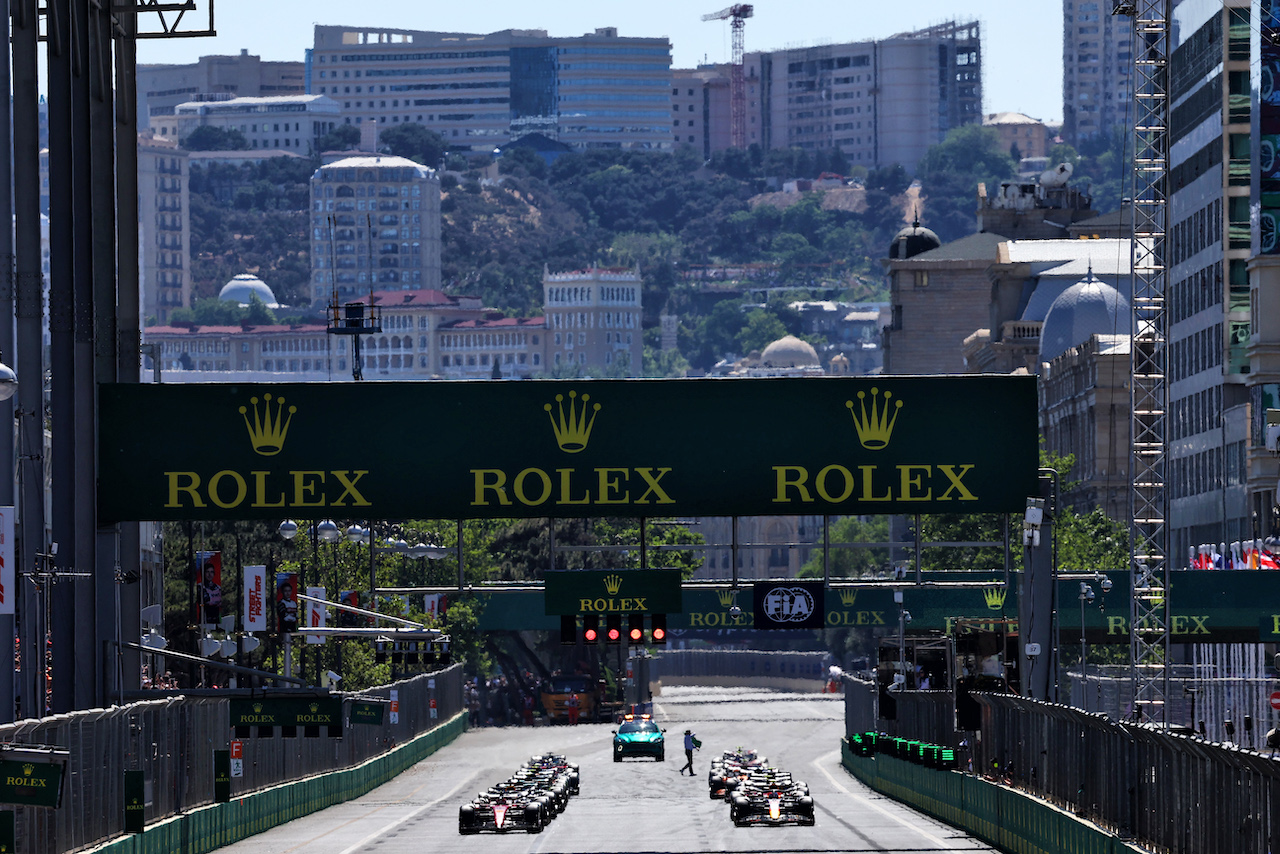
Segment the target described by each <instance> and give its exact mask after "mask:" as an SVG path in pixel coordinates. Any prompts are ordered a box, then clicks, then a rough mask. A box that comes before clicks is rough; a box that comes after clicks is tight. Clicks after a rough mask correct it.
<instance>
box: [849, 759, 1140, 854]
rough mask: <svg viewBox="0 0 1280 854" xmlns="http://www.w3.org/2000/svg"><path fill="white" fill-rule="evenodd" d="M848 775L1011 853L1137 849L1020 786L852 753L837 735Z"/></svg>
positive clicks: (1121, 853) (1128, 852)
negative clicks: (1034, 795) (1026, 791)
mask: <svg viewBox="0 0 1280 854" xmlns="http://www.w3.org/2000/svg"><path fill="white" fill-rule="evenodd" d="M840 761H841V763H842V764H843V765H844V767H845V769H846V770H848V771H849V773H850V774H852V775H853V776H854V777H857V778H858V779H859V780H860V781H862V782H863V783H865V784H866V785H867V786H869V787H871V788H872V789H874V790H876V791H877V792H880V793H881V794H884V795H887V796H889V797H891V798H893V799H894V800H896V801H901V802H902V803H905V804H907V805H908V806H910V807H912V808H914V809H917V810H919V811H920V812H923V813H926V814H928V815H931V816H933V817H934V818H937V819H939V820H941V821H945V822H946V823H947V824H950V825H952V826H953V827H958V828H960V829H962V830H965V831H967V832H969V833H971V834H973V835H974V836H976V837H978V838H979V839H981V840H983V841H984V842H986V843H988V844H990V845H994V846H996V847H998V848H1000V850H1002V851H1007V852H1011V854H1060V852H1064V851H1070V852H1071V854H1143V849H1140V848H1134V847H1133V846H1130V845H1128V844H1126V843H1124V842H1123V841H1121V840H1120V839H1119V838H1117V837H1116V836H1114V835H1112V834H1110V833H1107V832H1106V831H1105V830H1103V829H1101V828H1098V827H1096V826H1094V825H1092V824H1087V823H1085V822H1083V821H1080V820H1079V819H1077V818H1076V817H1075V816H1073V815H1071V814H1070V813H1067V812H1064V811H1062V810H1060V809H1057V808H1055V807H1054V806H1052V805H1051V804H1048V803H1045V802H1044V801H1040V800H1037V799H1035V798H1032V797H1030V796H1028V795H1026V794H1023V793H1022V792H1020V791H1018V790H1016V789H1011V788H1008V787H1005V786H1000V785H996V784H994V783H991V782H988V781H987V780H984V779H982V778H981V777H974V776H972V775H969V774H962V773H960V772H958V771H943V770H937V769H934V768H927V767H925V766H923V765H916V764H914V763H912V762H907V761H905V760H902V759H898V758H897V757H894V756H889V755H887V754H883V753H878V754H875V755H873V756H858V755H857V754H855V753H854V752H853V751H852V750H851V749H850V745H849V739H848V738H843V739H841V740H840Z"/></svg>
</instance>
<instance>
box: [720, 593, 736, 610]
mask: <svg viewBox="0 0 1280 854" xmlns="http://www.w3.org/2000/svg"><path fill="white" fill-rule="evenodd" d="M717 595H718V596H719V597H720V604H721V605H723V606H724V607H726V608H728V607H729V606H730V605H732V604H733V591H732V590H719V591H717Z"/></svg>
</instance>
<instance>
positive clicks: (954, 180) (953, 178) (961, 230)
mask: <svg viewBox="0 0 1280 854" xmlns="http://www.w3.org/2000/svg"><path fill="white" fill-rule="evenodd" d="M1016 165H1017V164H1016V163H1015V162H1014V161H1013V159H1012V158H1010V157H1009V154H1008V152H1006V151H1005V150H1003V149H1002V148H1001V146H1000V139H999V136H998V135H997V134H996V132H995V130H994V129H992V128H987V127H983V126H981V125H963V126H961V127H958V128H953V129H952V130H950V131H948V133H947V136H946V138H945V139H944V140H943V141H942V142H940V143H938V144H937V145H934V146H931V147H930V148H929V150H928V152H927V153H926V154H925V156H924V157H923V158H922V159H921V161H920V163H919V164H918V165H917V167H916V178H918V179H919V180H920V183H921V185H922V187H923V192H924V196H925V200H926V202H925V215H924V216H922V217H921V220H922V221H923V223H924V224H925V225H927V226H928V227H929V228H931V229H933V230H934V231H935V232H937V234H938V237H939V238H941V239H942V241H943V242H944V243H946V242H948V241H951V240H955V239H957V238H959V237H963V236H964V235H966V234H969V233H972V232H973V231H974V230H975V229H976V228H977V218H976V215H975V211H976V202H975V198H976V193H977V188H978V184H979V182H985V183H986V185H987V187H988V189H989V190H990V189H992V188H996V187H999V185H1000V182H1001V181H1002V180H1007V179H1009V178H1011V177H1012V176H1013V174H1014V170H1015V167H1016Z"/></svg>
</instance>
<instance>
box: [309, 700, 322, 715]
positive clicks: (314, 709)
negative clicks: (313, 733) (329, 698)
mask: <svg viewBox="0 0 1280 854" xmlns="http://www.w3.org/2000/svg"><path fill="white" fill-rule="evenodd" d="M308 708H309V709H311V714H313V715H314V714H315V713H316V712H317V711H319V710H320V704H319V703H312V704H311V705H310V706H308Z"/></svg>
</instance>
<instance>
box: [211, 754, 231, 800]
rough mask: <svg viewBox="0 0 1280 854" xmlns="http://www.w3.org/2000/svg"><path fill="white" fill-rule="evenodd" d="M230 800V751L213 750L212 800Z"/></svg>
mask: <svg viewBox="0 0 1280 854" xmlns="http://www.w3.org/2000/svg"><path fill="white" fill-rule="evenodd" d="M230 800H231V751H230V750H215V751H213V802H214V803H216V804H225V803H227V802H229V801H230Z"/></svg>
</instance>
